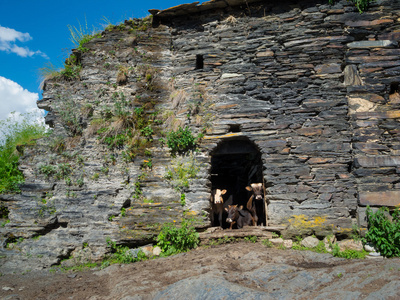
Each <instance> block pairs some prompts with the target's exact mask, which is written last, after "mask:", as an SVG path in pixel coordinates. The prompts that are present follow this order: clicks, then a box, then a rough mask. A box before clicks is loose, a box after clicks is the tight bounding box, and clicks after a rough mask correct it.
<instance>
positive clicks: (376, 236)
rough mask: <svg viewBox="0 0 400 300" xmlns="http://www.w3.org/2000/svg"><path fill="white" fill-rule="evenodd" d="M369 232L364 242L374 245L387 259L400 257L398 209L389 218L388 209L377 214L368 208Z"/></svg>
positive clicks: (384, 208) (399, 217) (399, 219)
mask: <svg viewBox="0 0 400 300" xmlns="http://www.w3.org/2000/svg"><path fill="white" fill-rule="evenodd" d="M366 213H367V220H368V231H367V233H366V234H365V239H364V242H369V243H371V244H373V245H374V246H375V247H376V249H377V250H378V251H379V252H380V253H381V255H383V256H385V257H393V256H400V209H399V208H396V209H395V210H394V211H393V213H392V216H391V219H392V220H390V218H389V210H388V208H387V207H381V208H379V209H378V210H377V211H376V212H375V213H374V212H373V211H372V209H371V208H370V207H367V211H366Z"/></svg>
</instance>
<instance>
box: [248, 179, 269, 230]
mask: <svg viewBox="0 0 400 300" xmlns="http://www.w3.org/2000/svg"><path fill="white" fill-rule="evenodd" d="M246 190H248V191H249V192H252V195H251V197H250V199H249V201H247V205H246V207H247V209H248V210H249V211H250V213H251V215H252V216H253V218H254V221H255V226H257V225H264V226H266V225H267V220H266V211H265V199H264V188H263V184H262V183H252V184H250V186H247V187H246Z"/></svg>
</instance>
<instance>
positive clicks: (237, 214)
mask: <svg viewBox="0 0 400 300" xmlns="http://www.w3.org/2000/svg"><path fill="white" fill-rule="evenodd" d="M225 210H226V212H227V213H228V217H227V218H226V222H227V223H229V224H230V227H229V229H232V228H233V225H235V224H236V226H237V228H239V229H240V228H243V226H247V225H254V218H253V216H252V215H251V213H250V212H249V211H247V210H244V209H243V206H242V205H241V206H239V207H238V206H237V204H236V205H229V206H228V207H225Z"/></svg>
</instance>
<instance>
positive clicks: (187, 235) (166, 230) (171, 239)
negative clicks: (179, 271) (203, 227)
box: [157, 220, 200, 256]
mask: <svg viewBox="0 0 400 300" xmlns="http://www.w3.org/2000/svg"><path fill="white" fill-rule="evenodd" d="M199 243H200V239H199V234H198V233H197V232H196V230H195V229H194V227H193V226H191V224H190V223H189V221H187V220H184V221H182V223H181V225H180V227H177V226H176V225H174V224H172V223H166V224H164V225H163V227H162V228H161V232H160V233H159V235H158V236H157V246H159V247H160V248H161V250H162V255H163V256H169V255H173V254H177V253H181V252H186V251H188V250H190V249H193V248H196V247H197V246H198V245H199Z"/></svg>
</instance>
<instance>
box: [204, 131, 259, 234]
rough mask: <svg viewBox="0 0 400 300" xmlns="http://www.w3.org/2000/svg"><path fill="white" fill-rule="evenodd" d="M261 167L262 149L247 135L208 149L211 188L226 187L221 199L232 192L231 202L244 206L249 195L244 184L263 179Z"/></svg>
mask: <svg viewBox="0 0 400 300" xmlns="http://www.w3.org/2000/svg"><path fill="white" fill-rule="evenodd" d="M262 171H263V164H262V161H261V153H260V151H259V150H258V148H257V147H256V146H255V145H254V144H253V143H252V142H251V141H250V140H249V139H247V138H244V137H243V138H236V139H231V140H226V141H223V142H221V143H220V144H219V145H218V146H217V147H216V148H215V150H214V151H213V152H212V153H211V185H212V189H226V190H227V191H228V192H227V194H226V195H224V199H225V201H226V200H227V199H228V198H229V197H230V196H231V195H232V204H238V205H243V207H246V203H247V200H248V199H249V192H248V191H247V190H246V186H248V185H250V184H251V183H259V182H261V183H263V175H262ZM212 225H213V226H218V224H212ZM223 227H226V224H223Z"/></svg>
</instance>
